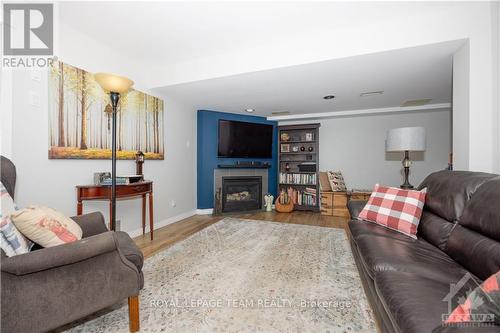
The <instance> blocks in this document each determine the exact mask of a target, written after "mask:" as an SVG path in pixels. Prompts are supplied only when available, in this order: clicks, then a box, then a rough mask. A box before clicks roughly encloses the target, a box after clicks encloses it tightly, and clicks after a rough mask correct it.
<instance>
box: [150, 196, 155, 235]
mask: <svg viewBox="0 0 500 333" xmlns="http://www.w3.org/2000/svg"><path fill="white" fill-rule="evenodd" d="M153 230H154V226H153V192H151V193H149V233H150V234H151V240H153Z"/></svg>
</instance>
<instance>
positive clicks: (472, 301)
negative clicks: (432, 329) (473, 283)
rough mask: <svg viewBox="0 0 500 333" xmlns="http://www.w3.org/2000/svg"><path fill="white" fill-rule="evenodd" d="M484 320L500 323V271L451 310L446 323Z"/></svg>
mask: <svg viewBox="0 0 500 333" xmlns="http://www.w3.org/2000/svg"><path fill="white" fill-rule="evenodd" d="M478 320H484V321H487V322H490V323H492V322H495V323H496V324H497V325H500V271H498V272H496V273H495V274H493V275H492V276H490V277H489V278H488V279H486V280H485V281H484V282H483V283H482V284H481V285H480V286H479V287H477V288H476V289H474V290H473V291H472V292H471V293H470V294H469V296H467V298H466V299H465V300H464V301H463V302H462V304H460V305H458V306H457V307H456V308H455V310H453V311H452V312H451V314H450V315H449V317H448V319H447V320H446V322H445V324H448V325H449V324H454V323H469V322H477V321H478Z"/></svg>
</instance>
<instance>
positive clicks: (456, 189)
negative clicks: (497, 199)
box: [418, 170, 495, 221]
mask: <svg viewBox="0 0 500 333" xmlns="http://www.w3.org/2000/svg"><path fill="white" fill-rule="evenodd" d="M494 177H495V175H493V174H489V173H483V172H470V171H448V170H443V171H438V172H434V173H431V174H430V175H429V176H427V178H425V179H424V181H423V182H422V183H421V184H420V185H419V186H418V188H419V189H423V188H427V197H426V200H425V209H428V210H430V211H431V212H433V213H434V214H436V215H438V216H440V217H442V218H445V219H447V220H448V221H456V220H457V219H458V218H459V217H460V216H461V215H462V212H463V210H464V207H465V203H466V202H467V201H468V200H469V198H470V197H471V196H472V194H473V193H474V192H475V191H476V189H477V188H478V187H479V186H481V185H482V184H483V183H484V182H486V181H488V180H489V179H492V178H494Z"/></svg>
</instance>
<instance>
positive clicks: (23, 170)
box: [12, 71, 196, 234]
mask: <svg viewBox="0 0 500 333" xmlns="http://www.w3.org/2000/svg"><path fill="white" fill-rule="evenodd" d="M13 78H14V82H13V86H14V89H13V110H14V112H13V147H12V148H13V149H12V151H13V156H12V160H13V161H14V163H15V164H16V167H17V174H18V183H17V186H16V202H17V203H18V205H19V206H20V207H25V206H26V205H29V204H43V205H47V206H50V207H53V208H55V209H58V210H61V211H62V212H64V213H65V214H67V215H76V190H75V185H77V184H91V183H92V182H93V173H94V172H99V171H110V169H111V162H110V161H109V160H49V159H48V157H47V156H48V125H47V124H48V84H47V82H48V78H47V71H42V72H41V80H40V81H36V80H33V79H32V78H31V72H30V71H19V72H16V73H14V77H13ZM30 93H36V94H39V95H40V97H41V101H42V104H41V105H40V106H33V105H30V103H29V94H30ZM165 115H166V119H165V138H164V140H165V147H166V149H165V156H166V157H165V160H163V161H149V160H147V161H146V162H145V164H144V174H145V177H146V178H147V179H150V180H153V182H154V205H155V209H154V213H155V220H156V224H155V226H156V227H158V226H160V225H164V224H165V223H168V222H171V221H173V220H176V219H179V218H181V217H185V216H190V215H192V214H194V209H195V207H196V205H195V204H196V198H195V191H194V188H195V183H196V177H195V175H196V170H195V166H196V161H195V150H196V134H195V133H196V113H195V112H194V111H193V109H192V108H190V107H188V106H186V105H183V104H180V103H177V102H176V101H173V100H170V99H168V98H167V99H165ZM188 141H189V147H187V142H188ZM117 173H118V174H133V173H135V161H132V160H127V161H118V163H117ZM172 200H174V201H175V202H176V207H172V205H171V201H172ZM91 211H101V212H103V213H104V215H105V216H106V219H107V220H108V216H109V209H108V205H107V203H105V202H85V204H84V212H91ZM176 216H177V218H176ZM117 219H119V220H121V228H122V230H125V231H129V232H132V233H133V234H137V232H136V231H138V229H140V228H141V200H140V199H136V200H127V201H119V202H118V206H117Z"/></svg>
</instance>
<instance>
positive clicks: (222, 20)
mask: <svg viewBox="0 0 500 333" xmlns="http://www.w3.org/2000/svg"><path fill="white" fill-rule="evenodd" d="M454 6H458V5H454ZM57 8H58V17H59V19H60V20H61V22H62V23H64V24H65V25H67V26H70V27H72V28H74V29H76V30H78V31H80V32H81V33H84V34H86V35H88V36H89V37H90V38H92V39H94V40H95V41H97V42H99V43H102V44H105V45H106V46H108V47H109V48H111V49H113V50H116V51H118V52H119V53H121V54H124V55H125V54H126V55H127V58H128V59H132V60H133V63H134V64H136V65H134V66H135V67H138V68H140V70H141V72H144V73H146V74H144V75H146V76H147V78H148V80H149V83H148V85H147V87H145V88H152V87H158V86H160V87H159V88H156V89H155V90H156V91H157V92H159V93H161V94H162V95H164V96H166V98H167V99H168V98H176V99H180V100H182V101H184V102H186V103H188V104H191V105H193V106H194V107H195V108H197V109H212V110H218V111H225V112H235V113H244V111H243V110H244V109H245V108H254V109H256V112H255V113H254V114H256V115H262V116H270V115H271V113H272V112H275V111H278V112H279V111H288V112H290V113H291V114H304V113H319V112H334V111H344V110H358V109H371V108H384V107H394V106H399V105H401V104H402V103H403V102H405V101H406V100H412V99H424V98H430V99H432V101H431V103H433V104H435V103H445V102H450V100H451V64H452V61H451V59H452V58H451V55H452V53H453V52H454V51H455V50H456V49H457V48H458V47H459V45H461V43H463V42H462V41H453V42H445V43H439V44H431V45H425V46H418V47H412V48H406V49H399V50H393V51H387V52H382V53H373V54H367V55H361V56H355V57H347V58H340V57H332V56H330V57H323V56H322V57H320V58H316V59H312V60H310V61H298V62H297V61H296V62H294V61H293V60H291V59H292V58H293V57H292V55H294V54H301V56H300V57H299V58H301V59H305V58H308V57H309V56H311V55H315V56H314V57H312V58H315V57H316V56H319V55H322V54H323V53H322V52H324V51H321V50H319V48H320V46H321V45H328V46H334V45H335V44H336V40H339V41H340V40H341V39H342V38H344V39H345V38H348V39H349V43H348V44H346V43H345V40H344V43H343V44H341V45H348V46H349V47H351V48H352V47H353V45H356V43H357V44H359V45H364V44H366V43H367V42H369V41H374V40H377V39H380V38H382V40H381V41H383V38H384V33H383V31H384V30H383V29H382V30H378V29H376V28H375V27H377V26H378V25H382V24H385V23H387V22H389V21H390V22H391V23H390V25H389V26H390V27H392V28H391V29H394V27H398V26H404V25H405V24H407V22H410V23H411V22H413V21H415V20H420V19H421V17H422V15H424V16H425V15H431V14H433V13H435V12H439V11H447V10H449V8H450V4H449V3H441V2H437V3H429V2H404V3H401V2H362V1H360V2H310V1H308V2H306V1H303V2H289V1H283V2H281V1H278V2H268V1H266V2H259V1H254V2H240V1H238V2H216V1H208V2H191V1H190V2H144V1H140V2H139V1H130V2H117V1H106V2H94V1H92V2H83V1H80V2H69V1H68V2H59V3H57ZM370 26H371V27H373V29H370V28H369V27H370ZM357 27H360V29H361V31H359V32H358V33H354V34H352V33H347V31H348V30H349V29H353V28H357ZM389 31H391V30H389ZM318 36H319V37H321V38H320V41H321V42H322V41H323V40H324V44H321V45H317V46H316V47H314V44H311V45H309V46H307V45H308V44H307V40H310V39H311V38H316V39H317V37H318ZM324 37H326V38H324ZM410 37H411V36H410ZM441 40H442V39H441ZM280 44H283V45H284V46H283V48H280V47H277V48H276V45H280ZM378 44H380V42H378V43H377V45H378ZM289 45H293V47H291V48H287V47H286V46H289ZM409 45H418V44H409ZM70 46H71V45H70ZM338 47H342V46H338ZM399 47H402V46H399ZM354 49H355V48H354ZM383 49H384V48H380V50H383ZM262 50H266V51H269V52H270V54H269V55H267V56H266V55H265V54H263V52H262ZM273 50H275V51H279V52H277V53H276V54H279V57H277V58H276V59H274V58H273V56H275V55H276V54H274V53H273ZM285 50H286V51H285ZM359 50H363V47H361V48H359ZM284 51H285V53H284V54H283V52H284ZM330 51H331V50H330ZM330 51H329V52H330ZM280 52H281V53H280ZM372 52H373V51H372ZM316 53H318V54H319V55H316ZM333 53H335V52H333ZM363 53H367V52H358V53H352V49H351V54H363ZM222 55H224V56H222ZM287 55H288V56H287ZM266 58H273V59H274V60H275V61H274V63H275V65H274V66H267V67H266V66H264V67H260V68H258V67H259V66H260V65H259V66H257V67H256V68H254V69H252V68H251V67H252V66H249V67H248V68H246V70H245V64H247V63H249V62H252V61H253V60H254V59H257V60H256V63H258V64H260V63H265V61H264V60H265V59H266ZM333 58H335V59H333ZM323 59H332V60H327V61H321V62H315V63H309V64H304V63H305V62H311V61H318V60H323ZM272 62H273V61H272ZM295 64H296V65H295ZM131 65H133V64H132V63H131ZM240 65H241V66H240ZM290 65H295V66H290ZM278 66H289V67H279V68H278ZM211 67H213V68H216V69H217V68H218V70H214V71H210V68H211ZM207 68H208V71H207ZM221 68H229V70H228V71H224V70H221ZM239 68H243V70H239ZM264 68H273V69H269V70H265V71H258V72H256V71H255V70H260V69H264ZM236 73H244V74H238V75H231V74H236ZM227 75H231V76H227ZM172 78H173V79H172ZM207 78H208V79H207ZM169 79H172V80H171V81H169ZM201 79H207V80H203V81H200V80H201ZM176 82H186V83H181V84H177V85H170V84H173V83H176ZM165 85H168V86H165ZM374 90H384V94H383V95H381V96H372V97H365V98H362V97H360V96H359V94H360V93H362V92H366V91H374ZM330 94H333V95H335V96H336V98H335V99H334V100H329V101H326V100H323V99H322V97H323V96H324V95H330Z"/></svg>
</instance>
